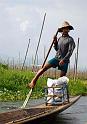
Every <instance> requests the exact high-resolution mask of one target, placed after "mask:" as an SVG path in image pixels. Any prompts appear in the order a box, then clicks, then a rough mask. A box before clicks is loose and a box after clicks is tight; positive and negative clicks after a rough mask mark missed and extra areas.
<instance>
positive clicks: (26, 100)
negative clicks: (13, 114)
mask: <svg viewBox="0 0 87 124" xmlns="http://www.w3.org/2000/svg"><path fill="white" fill-rule="evenodd" d="M57 34H58V30H57V32H56V35H55V36H57ZM53 43H54V41H53V42H52V43H51V46H50V48H49V50H48V53H47V55H46V58H45V60H44V62H43V64H42V67H43V66H44V64H45V62H46V60H47V58H48V56H49V53H50V51H51V48H52V46H53ZM31 93H32V88H31V90H30V91H29V93H28V95H27V97H26V99H25V101H24V103H23V105H22V106H21V108H25V106H26V104H27V102H28V99H29V98H30V96H31Z"/></svg>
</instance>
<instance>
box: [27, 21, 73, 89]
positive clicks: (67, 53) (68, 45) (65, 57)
mask: <svg viewBox="0 0 87 124" xmlns="http://www.w3.org/2000/svg"><path fill="white" fill-rule="evenodd" d="M70 30H73V27H72V26H71V25H70V24H69V23H68V22H67V21H64V22H63V24H62V26H61V27H60V28H59V29H58V32H60V33H61V34H62V36H61V37H60V38H59V39H57V37H56V36H54V38H53V41H54V49H55V50H56V56H55V57H54V58H53V59H51V60H49V61H48V62H47V63H46V64H45V65H44V67H43V68H41V69H40V70H39V71H38V72H37V74H36V76H35V77H34V78H33V80H32V81H31V83H30V84H28V87H30V88H33V87H34V86H35V84H36V81H37V80H38V78H39V77H40V75H42V74H43V73H44V72H45V71H46V70H48V69H49V68H51V67H53V68H56V67H58V69H59V70H61V72H60V77H62V76H65V75H66V73H67V69H68V63H69V61H70V57H71V55H72V53H73V50H74V48H75V42H74V40H73V38H72V37H71V36H69V31H70Z"/></svg>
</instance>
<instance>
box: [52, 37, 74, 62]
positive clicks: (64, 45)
mask: <svg viewBox="0 0 87 124" xmlns="http://www.w3.org/2000/svg"><path fill="white" fill-rule="evenodd" d="M54 48H55V50H56V51H57V52H56V56H55V57H56V58H58V60H59V61H60V60H64V62H66V63H67V62H69V61H70V57H71V55H72V53H73V50H74V48H75V42H74V40H73V38H72V37H71V36H61V37H60V38H59V39H58V42H57V43H56V44H54Z"/></svg>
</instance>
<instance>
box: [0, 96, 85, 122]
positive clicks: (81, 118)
mask: <svg viewBox="0 0 87 124" xmlns="http://www.w3.org/2000/svg"><path fill="white" fill-rule="evenodd" d="M43 102H44V100H42V99H41V100H29V102H28V105H27V107H28V106H30V107H31V106H35V105H37V104H40V103H43ZM22 104H23V102H14V103H13V102H0V112H4V111H9V110H12V109H15V108H19V107H20V106H21V105H22ZM43 123H44V122H43ZM41 124H42V123H41ZM44 124H50V122H47V123H46V122H45V123H44ZM52 124H87V96H85V97H81V98H80V99H79V100H78V101H77V102H76V103H75V104H73V105H72V106H71V107H70V108H68V109H67V110H65V111H63V112H62V113H60V114H58V115H57V117H56V118H55V119H53V120H52Z"/></svg>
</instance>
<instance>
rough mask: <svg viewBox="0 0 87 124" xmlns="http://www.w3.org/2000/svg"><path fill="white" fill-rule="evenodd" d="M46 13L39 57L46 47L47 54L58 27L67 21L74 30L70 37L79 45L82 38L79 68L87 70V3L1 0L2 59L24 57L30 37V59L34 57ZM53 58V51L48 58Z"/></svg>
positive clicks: (76, 1) (0, 45) (57, 0)
mask: <svg viewBox="0 0 87 124" xmlns="http://www.w3.org/2000/svg"><path fill="white" fill-rule="evenodd" d="M45 12H46V20H45V25H44V29H43V34H42V38H41V43H40V47H39V51H38V56H39V58H42V60H43V58H44V47H46V52H47V50H48V49H49V46H50V43H51V42H52V37H53V36H54V34H55V32H56V30H57V28H58V27H60V25H61V24H62V22H63V21H65V20H67V21H69V22H70V24H71V25H72V26H73V27H74V31H71V32H70V35H71V36H72V37H73V38H74V40H75V42H76V44H77V39H78V37H79V38H80V48H79V67H80V68H87V62H86V60H87V54H86V53H87V52H86V50H87V34H86V33H87V0H84V1H82V0H0V56H1V57H2V58H3V57H7V58H8V57H9V58H18V56H19V53H20V57H21V58H24V55H25V51H26V48H27V44H28V39H29V38H30V39H31V43H30V48H29V52H28V58H31V57H32V56H34V55H35V50H36V46H37V42H38V39H39V35H40V30H41V26H42V21H43V17H44V14H45ZM59 36H60V34H59ZM75 52H76V49H75V51H74V53H73V56H72V58H71V65H73V64H74V57H75V55H74V54H75ZM54 55H55V51H54V50H53V49H52V51H51V53H50V56H49V59H50V58H52V57H53V56H54ZM30 61H31V60H30Z"/></svg>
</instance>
